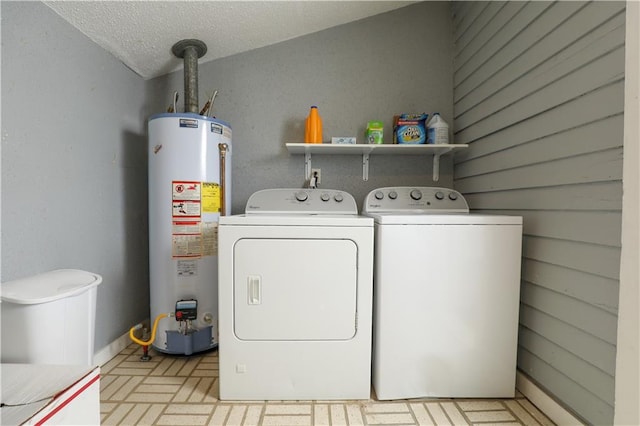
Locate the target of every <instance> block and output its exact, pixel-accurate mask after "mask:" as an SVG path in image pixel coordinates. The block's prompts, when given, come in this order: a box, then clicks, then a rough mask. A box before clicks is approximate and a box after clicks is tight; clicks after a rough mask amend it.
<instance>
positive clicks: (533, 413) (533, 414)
mask: <svg viewBox="0 0 640 426" xmlns="http://www.w3.org/2000/svg"><path fill="white" fill-rule="evenodd" d="M523 400H524V402H526V403H527V404H529V405H531V406H532V407H533V408H535V411H531V410H530V409H529V408H528V407H527V405H526V404H523V403H522V401H517V402H518V404H520V406H521V407H522V408H523V409H524V410H525V411H526V412H527V413H529V414H530V415H531V417H533V418H534V419H535V421H537V422H538V423H540V424H541V425H544V424H546V423H548V424H555V423H554V422H553V421H552V420H551V419H550V418H549V417H548V416H547V415H546V414H545V413H544V412H543V411H542V410H541V409H539V408H538V407H537V406H536V405H535V404H534V403H533V402H531V401H530V400H528V399H527V398H523ZM540 416H542V418H540Z"/></svg>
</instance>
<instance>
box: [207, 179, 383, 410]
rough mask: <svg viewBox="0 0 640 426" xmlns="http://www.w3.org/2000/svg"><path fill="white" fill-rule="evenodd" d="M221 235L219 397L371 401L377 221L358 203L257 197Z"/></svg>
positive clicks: (286, 192) (321, 196)
mask: <svg viewBox="0 0 640 426" xmlns="http://www.w3.org/2000/svg"><path fill="white" fill-rule="evenodd" d="M218 237H219V245H218V256H219V270H218V271H219V272H218V273H219V333H220V335H219V339H220V343H219V351H220V352H219V356H220V399H221V400H274V399H276V400H300V399H304V400H311V399H368V398H369V397H370V392H371V328H372V292H373V219H371V218H368V217H363V216H358V209H357V205H356V202H355V200H354V198H353V196H351V195H350V194H348V193H346V192H343V191H337V190H324V189H322V190H321V189H310V190H300V189H269V190H263V191H258V192H256V193H254V194H253V195H252V196H251V197H250V198H249V200H248V201H247V206H246V209H245V214H243V215H234V216H226V217H221V218H220V225H219V235H218Z"/></svg>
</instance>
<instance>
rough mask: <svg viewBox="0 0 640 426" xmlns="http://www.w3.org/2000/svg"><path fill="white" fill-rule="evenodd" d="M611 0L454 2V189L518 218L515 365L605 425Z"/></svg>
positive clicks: (618, 65) (613, 71)
mask: <svg viewBox="0 0 640 426" xmlns="http://www.w3.org/2000/svg"><path fill="white" fill-rule="evenodd" d="M624 7H625V4H624V2H594V3H585V2H558V3H551V2H528V3H525V2H465V3H453V20H454V39H455V62H454V69H455V71H454V111H455V123H454V124H455V136H456V139H457V141H458V142H463V143H469V145H470V146H469V149H467V150H465V151H464V152H462V153H461V154H459V155H458V156H457V157H456V160H455V162H456V164H455V175H454V186H455V187H456V188H457V189H458V190H460V191H462V192H463V193H464V194H465V196H466V197H467V200H468V201H469V203H470V206H471V208H473V209H475V210H478V211H483V212H489V213H491V212H500V213H506V214H514V215H522V216H523V217H524V241H523V245H524V247H523V251H524V255H523V272H522V287H521V312H520V335H519V351H518V367H519V368H520V369H521V370H522V371H523V372H525V373H526V374H527V375H529V376H530V377H531V378H532V379H533V380H534V381H535V382H537V383H539V384H540V386H541V387H542V388H544V389H546V390H548V391H549V392H550V393H551V394H553V395H555V396H556V397H557V398H558V399H559V400H560V401H562V402H563V404H565V405H566V406H568V407H569V408H571V409H572V410H574V411H575V412H576V413H577V414H578V415H579V416H580V417H582V418H583V419H585V420H586V421H587V422H589V423H592V424H612V422H613V406H614V375H615V359H616V325H617V310H618V284H619V282H618V280H619V270H620V229H621V210H622V198H621V197H622V182H621V178H622V145H623V100H624V38H625V13H624Z"/></svg>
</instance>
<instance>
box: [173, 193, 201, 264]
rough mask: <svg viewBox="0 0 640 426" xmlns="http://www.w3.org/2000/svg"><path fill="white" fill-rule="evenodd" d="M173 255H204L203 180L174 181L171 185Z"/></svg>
mask: <svg viewBox="0 0 640 426" xmlns="http://www.w3.org/2000/svg"><path fill="white" fill-rule="evenodd" d="M171 187H172V189H171V191H172V196H171V204H172V205H171V216H172V217H173V220H172V222H171V255H172V257H173V258H174V259H184V258H200V257H202V256H203V252H204V243H203V238H202V213H201V210H202V209H201V205H202V201H201V197H202V184H201V182H193V181H173V182H172V185H171Z"/></svg>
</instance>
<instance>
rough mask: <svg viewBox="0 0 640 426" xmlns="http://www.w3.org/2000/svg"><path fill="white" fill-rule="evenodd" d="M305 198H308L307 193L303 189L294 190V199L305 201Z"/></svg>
mask: <svg viewBox="0 0 640 426" xmlns="http://www.w3.org/2000/svg"><path fill="white" fill-rule="evenodd" d="M307 198H309V195H307V193H306V192H304V191H298V192H296V200H298V201H300V202H302V201H307Z"/></svg>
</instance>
